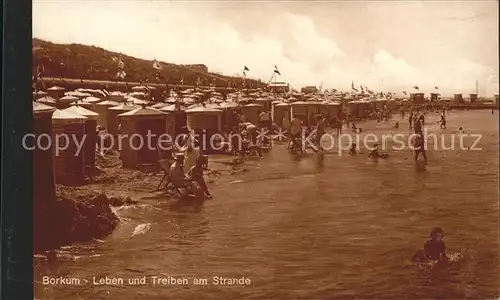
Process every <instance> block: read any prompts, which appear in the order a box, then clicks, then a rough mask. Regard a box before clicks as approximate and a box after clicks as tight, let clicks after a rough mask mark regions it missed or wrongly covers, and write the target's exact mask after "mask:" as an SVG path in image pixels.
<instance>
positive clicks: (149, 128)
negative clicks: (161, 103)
mask: <svg viewBox="0 0 500 300" xmlns="http://www.w3.org/2000/svg"><path fill="white" fill-rule="evenodd" d="M118 119H119V122H120V124H121V134H122V135H123V137H124V138H123V139H122V143H121V149H120V154H121V155H120V156H121V159H122V164H123V167H124V168H137V167H139V166H141V165H156V164H157V162H158V149H157V146H158V138H159V137H160V136H162V135H164V134H165V133H166V126H165V122H166V121H165V120H166V114H165V113H164V112H162V111H160V110H158V109H154V108H150V107H140V108H137V109H134V110H131V111H129V112H126V113H122V114H120V115H118ZM148 136H149V141H148Z"/></svg>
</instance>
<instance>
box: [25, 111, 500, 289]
mask: <svg viewBox="0 0 500 300" xmlns="http://www.w3.org/2000/svg"><path fill="white" fill-rule="evenodd" d="M395 118H398V117H395ZM448 119H449V120H448V122H449V124H448V126H449V129H447V130H445V131H444V132H445V133H446V134H445V136H444V139H445V140H444V143H445V144H444V145H445V146H447V147H448V146H449V145H450V144H451V134H453V133H457V129H458V127H459V126H463V127H464V129H465V131H469V132H471V133H480V134H482V135H483V137H482V139H481V141H480V142H479V143H478V145H477V147H482V148H483V150H482V151H464V150H459V149H457V150H455V151H448V150H429V153H428V156H429V163H428V165H427V167H425V166H424V165H423V164H416V163H415V162H414V161H413V157H412V152H411V151H410V150H401V151H395V150H389V151H388V152H389V154H390V157H389V159H387V160H380V161H378V162H375V161H372V160H369V159H367V155H366V154H367V152H366V150H365V151H364V154H363V155H359V156H356V157H351V156H347V155H343V156H338V155H337V154H336V153H331V154H328V155H326V156H325V158H324V160H323V162H322V163H321V162H320V161H319V160H318V159H317V156H316V155H313V154H309V155H307V156H305V157H303V158H302V159H300V160H294V159H293V158H292V157H291V156H290V155H288V153H287V152H286V151H285V150H284V146H275V148H274V149H273V151H272V152H271V153H269V154H268V155H267V156H266V157H265V158H264V159H263V160H260V161H256V162H255V164H256V165H257V166H256V167H254V168H255V169H253V170H252V171H250V172H248V173H246V174H241V175H234V176H225V177H223V178H221V179H219V180H218V181H217V183H216V184H213V185H211V189H212V190H213V194H214V195H215V198H214V199H213V200H207V201H206V202H205V203H198V204H196V203H191V204H186V205H179V204H175V203H174V201H168V202H167V201H166V200H164V199H150V200H144V201H143V202H144V204H142V205H138V206H135V207H125V208H122V209H120V210H118V214H119V215H120V217H121V218H122V219H123V223H122V224H121V225H120V227H119V228H118V229H117V230H116V232H115V233H114V234H113V235H112V236H111V237H109V238H108V239H106V240H105V241H101V242H95V243H91V244H87V245H77V246H73V247H67V248H66V249H63V250H61V251H60V253H59V258H58V259H57V261H56V262H54V263H50V264H47V263H45V262H43V261H41V260H37V270H36V276H35V277H36V280H37V281H38V282H37V283H36V285H35V290H36V297H37V298H38V299H350V298H364V299H375V298H378V299H404V298H407V299H421V298H427V299H428V298H448V299H457V298H481V299H486V298H488V299H494V298H498V296H499V295H500V291H499V287H500V275H499V274H500V270H499V268H498V266H499V202H498V168H499V165H498V112H495V115H494V116H493V115H491V112H490V111H477V112H472V111H469V112H452V113H450V114H449V116H448ZM437 120H438V116H437V115H436V114H431V115H430V117H429V118H428V125H427V128H428V129H429V130H430V131H431V132H432V131H436V130H437V131H439V130H438V125H437V124H436V121H437ZM362 127H364V128H365V129H366V130H367V131H368V132H375V133H378V134H380V133H382V132H383V131H384V130H385V131H393V130H392V129H390V125H389V124H385V125H375V124H374V123H369V124H364V125H362ZM384 127H385V129H384ZM401 127H402V128H401V129H399V131H398V132H401V133H404V132H406V133H407V132H408V129H407V122H406V121H403V122H401ZM474 140H475V138H474V137H472V136H468V137H467V136H466V137H465V138H464V141H465V143H464V144H465V145H469V146H470V145H471V144H472V143H473V142H474ZM429 146H432V142H431V143H430V145H429ZM456 146H457V148H458V147H459V141H458V138H457V141H456ZM141 224H143V225H141ZM138 226H139V227H138ZM433 226H441V227H442V228H443V229H444V231H445V235H446V236H445V242H446V246H447V250H448V251H449V252H454V253H461V254H462V256H463V257H462V258H461V259H460V260H459V261H457V262H455V263H453V264H451V265H449V266H447V267H445V268H441V269H439V268H437V269H429V268H426V267H422V266H420V267H418V266H415V265H411V264H410V263H409V262H408V260H409V258H410V257H411V255H412V254H413V253H414V252H415V250H417V249H419V248H420V247H422V244H423V242H424V241H425V239H426V238H427V237H428V234H429V231H430V229H431V228H432V227H433ZM42 276H51V277H57V276H69V277H73V278H78V279H80V280H81V283H80V285H71V284H69V285H68V284H66V285H62V284H59V285H52V286H51V285H43V284H42V279H43V277H42ZM93 276H95V277H96V278H98V277H104V276H109V277H120V278H123V279H124V284H123V285H122V284H115V285H106V286H96V285H93V284H92V277H93ZM143 276H146V279H147V283H146V284H145V285H131V284H128V282H127V280H128V279H129V278H142V277H143ZM151 276H160V277H167V276H174V277H177V278H189V281H190V283H189V284H187V285H182V286H180V285H177V286H174V285H156V286H155V285H152V284H151ZM213 276H226V277H242V276H244V277H247V278H249V279H250V280H251V284H250V285H244V286H220V285H214V284H213V282H212V277H213ZM193 278H208V283H209V284H208V285H195V284H193V283H192V280H193ZM84 280H87V282H85V281H84Z"/></svg>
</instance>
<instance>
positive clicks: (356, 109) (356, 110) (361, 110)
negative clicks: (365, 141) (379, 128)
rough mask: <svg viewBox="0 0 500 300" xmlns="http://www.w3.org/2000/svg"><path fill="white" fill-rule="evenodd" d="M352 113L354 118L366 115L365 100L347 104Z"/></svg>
mask: <svg viewBox="0 0 500 300" xmlns="http://www.w3.org/2000/svg"><path fill="white" fill-rule="evenodd" d="M347 106H348V110H349V113H350V115H351V116H352V117H353V118H364V117H365V103H364V101H363V100H354V101H351V102H349V103H348V104H347Z"/></svg>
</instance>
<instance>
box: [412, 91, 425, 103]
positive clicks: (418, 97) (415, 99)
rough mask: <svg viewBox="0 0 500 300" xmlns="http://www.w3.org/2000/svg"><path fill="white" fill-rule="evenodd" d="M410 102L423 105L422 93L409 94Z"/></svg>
mask: <svg viewBox="0 0 500 300" xmlns="http://www.w3.org/2000/svg"><path fill="white" fill-rule="evenodd" d="M410 102H412V103H414V104H423V103H425V97H424V93H411V94H410Z"/></svg>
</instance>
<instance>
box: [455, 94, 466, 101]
mask: <svg viewBox="0 0 500 300" xmlns="http://www.w3.org/2000/svg"><path fill="white" fill-rule="evenodd" d="M453 101H454V102H455V103H464V102H465V101H464V98H463V97H462V94H454V95H453Z"/></svg>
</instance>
